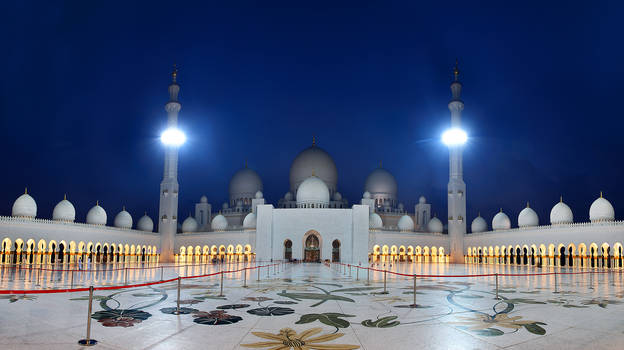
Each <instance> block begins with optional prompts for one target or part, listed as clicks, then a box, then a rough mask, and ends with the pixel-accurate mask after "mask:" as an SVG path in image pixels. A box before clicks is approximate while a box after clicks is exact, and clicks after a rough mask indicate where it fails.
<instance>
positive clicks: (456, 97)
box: [448, 61, 466, 264]
mask: <svg viewBox="0 0 624 350" xmlns="http://www.w3.org/2000/svg"><path fill="white" fill-rule="evenodd" d="M457 66H458V64H457V61H455V68H454V69H453V75H454V76H455V79H454V80H453V83H451V92H452V94H453V99H452V100H451V101H450V102H449V104H448V108H449V110H450V111H451V128H458V129H459V128H461V113H462V110H464V102H462V100H461V89H462V84H461V83H460V82H459V80H458V78H459V68H458V67H457ZM462 149H463V146H462V145H450V146H449V183H448V234H449V240H450V243H451V262H453V263H459V264H463V263H464V235H465V234H466V184H465V183H464V175H463V172H464V171H463V164H462Z"/></svg>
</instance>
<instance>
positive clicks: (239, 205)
mask: <svg viewBox="0 0 624 350" xmlns="http://www.w3.org/2000/svg"><path fill="white" fill-rule="evenodd" d="M242 206H243V200H242V199H239V200H237V201H236V207H237V208H240V207H242Z"/></svg>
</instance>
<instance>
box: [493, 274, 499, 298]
mask: <svg viewBox="0 0 624 350" xmlns="http://www.w3.org/2000/svg"><path fill="white" fill-rule="evenodd" d="M494 276H496V298H495V299H496V300H499V298H498V272H497V273H495V274H494Z"/></svg>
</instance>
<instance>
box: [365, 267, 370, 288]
mask: <svg viewBox="0 0 624 350" xmlns="http://www.w3.org/2000/svg"><path fill="white" fill-rule="evenodd" d="M369 284H370V267H369V268H367V269H366V285H369Z"/></svg>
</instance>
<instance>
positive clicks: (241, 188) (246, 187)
mask: <svg viewBox="0 0 624 350" xmlns="http://www.w3.org/2000/svg"><path fill="white" fill-rule="evenodd" d="M262 189H263V188H262V180H261V179H260V175H258V173H256V172H255V171H253V170H251V169H249V168H247V167H245V168H243V169H240V170H239V171H237V172H236V173H235V174H234V176H232V179H231V180H230V204H232V205H234V203H236V200H239V199H248V200H249V201H251V199H252V198H254V197H255V196H256V192H258V191H262ZM249 204H251V202H250V203H249Z"/></svg>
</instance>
